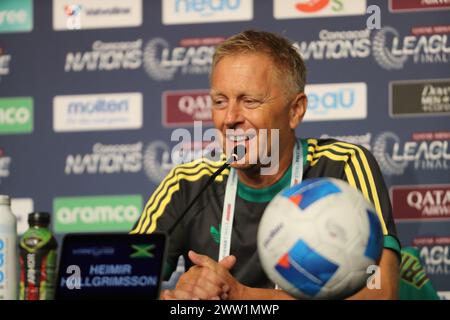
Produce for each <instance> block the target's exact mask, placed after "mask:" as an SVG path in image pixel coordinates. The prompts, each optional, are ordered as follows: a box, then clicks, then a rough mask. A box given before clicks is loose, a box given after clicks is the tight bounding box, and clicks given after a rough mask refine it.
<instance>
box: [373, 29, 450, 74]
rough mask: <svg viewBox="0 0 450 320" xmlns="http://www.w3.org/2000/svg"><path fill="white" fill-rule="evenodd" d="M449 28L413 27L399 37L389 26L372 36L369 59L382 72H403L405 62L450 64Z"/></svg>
mask: <svg viewBox="0 0 450 320" xmlns="http://www.w3.org/2000/svg"><path fill="white" fill-rule="evenodd" d="M449 32H450V27H449V26H428V27H414V28H412V31H411V34H410V35H407V36H401V35H400V33H399V32H398V31H397V30H396V29H395V28H393V27H389V26H386V27H383V28H382V29H381V30H379V31H375V33H374V36H373V57H374V59H375V61H376V62H377V63H378V64H379V65H380V66H381V67H382V68H384V69H386V70H398V69H403V68H404V67H405V65H406V63H407V61H408V60H412V62H413V63H414V64H435V63H442V64H448V63H449V62H450V44H449V43H448V33H449Z"/></svg>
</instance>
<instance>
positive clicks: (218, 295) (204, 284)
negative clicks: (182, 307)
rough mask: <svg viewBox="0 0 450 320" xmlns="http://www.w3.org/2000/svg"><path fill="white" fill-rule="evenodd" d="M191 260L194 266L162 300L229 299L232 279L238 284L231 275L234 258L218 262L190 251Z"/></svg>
mask: <svg viewBox="0 0 450 320" xmlns="http://www.w3.org/2000/svg"><path fill="white" fill-rule="evenodd" d="M188 255H189V258H190V259H191V261H192V263H193V264H194V266H192V267H191V268H190V269H189V270H188V271H187V272H185V273H184V274H183V275H182V276H181V277H180V279H179V280H178V283H177V285H176V287H175V289H174V290H166V291H164V292H163V293H162V294H161V297H160V298H161V299H164V300H173V299H183V300H192V299H193V300H199V299H201V300H207V299H212V300H218V299H227V298H228V297H229V292H230V286H229V284H228V281H230V282H231V279H230V278H232V280H234V281H235V282H237V281H236V280H235V279H234V278H233V277H232V276H231V274H230V273H229V270H231V268H233V266H234V264H235V263H236V258H235V257H234V256H228V257H226V258H224V259H223V260H221V261H220V262H216V261H214V260H212V259H211V258H209V257H207V256H204V255H200V254H197V253H195V252H194V251H189V254H188Z"/></svg>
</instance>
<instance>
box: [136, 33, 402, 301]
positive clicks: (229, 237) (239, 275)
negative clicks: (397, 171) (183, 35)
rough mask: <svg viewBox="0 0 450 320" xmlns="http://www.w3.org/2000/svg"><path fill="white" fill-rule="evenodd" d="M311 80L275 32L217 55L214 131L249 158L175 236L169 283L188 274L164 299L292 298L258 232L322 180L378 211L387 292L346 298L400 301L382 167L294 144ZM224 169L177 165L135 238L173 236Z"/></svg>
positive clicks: (234, 41) (332, 144) (244, 36)
mask: <svg viewBox="0 0 450 320" xmlns="http://www.w3.org/2000/svg"><path fill="white" fill-rule="evenodd" d="M305 82H306V67H305V65H304V62H303V60H302V59H301V57H300V56H299V54H298V53H297V51H296V50H295V49H294V48H293V46H292V44H291V43H290V42H289V41H288V40H286V39H285V38H282V37H280V36H278V35H275V34H273V33H269V32H260V31H252V30H249V31H244V32H242V33H239V34H237V35H235V36H233V37H231V38H229V39H227V40H226V41H224V42H223V43H222V44H220V45H219V46H218V47H217V48H216V51H215V54H214V57H213V65H212V73H211V99H212V116H213V121H214V125H215V127H216V129H217V130H218V131H220V133H221V140H222V143H223V149H224V150H232V148H233V147H234V146H235V145H237V144H244V145H245V146H246V148H247V153H246V156H245V158H244V159H243V160H242V161H239V162H238V163H234V164H232V166H231V169H229V170H228V169H227V170H225V171H223V172H222V173H221V174H220V175H219V176H217V178H216V179H215V181H214V183H213V184H212V185H211V186H209V187H208V188H207V189H206V191H205V192H204V193H203V194H202V196H201V197H200V198H199V199H198V201H196V202H195V204H194V207H193V208H192V209H191V214H188V215H187V216H186V217H185V218H184V219H183V220H182V221H181V223H180V224H179V225H178V227H177V228H176V229H175V231H174V233H173V234H172V236H171V238H170V246H169V254H168V267H169V268H168V273H167V275H170V272H171V271H173V270H174V268H175V267H176V261H177V259H178V256H179V255H183V256H184V257H185V261H187V267H188V271H187V272H186V273H184V274H183V275H182V276H181V277H180V279H179V281H178V283H177V285H176V288H175V289H174V290H171V291H166V292H164V293H163V294H162V296H161V297H162V298H163V299H289V298H291V297H290V296H289V295H288V294H287V293H286V292H284V291H282V290H277V289H275V285H274V283H272V282H271V281H270V280H269V279H268V278H267V276H266V275H265V273H264V271H263V269H262V266H261V263H260V261H259V257H258V253H257V244H256V234H257V229H258V224H259V221H260V219H261V217H262V214H263V212H264V209H265V208H266V206H267V205H268V203H269V202H270V201H271V200H272V199H273V197H274V196H275V195H276V194H277V193H278V192H280V191H281V190H282V189H284V188H286V187H288V186H289V185H292V184H296V183H299V182H300V181H301V180H302V179H308V178H316V177H334V178H339V179H342V180H344V181H347V182H348V183H349V184H350V185H352V186H353V187H355V188H358V189H360V190H361V192H362V193H363V194H364V196H365V197H366V198H367V199H368V200H370V201H371V202H372V203H373V204H374V206H375V208H376V210H377V214H378V217H379V219H380V222H381V225H382V228H383V233H384V247H385V248H384V250H383V253H382V257H381V260H380V271H381V289H378V290H369V289H368V288H365V289H362V290H361V291H360V292H358V293H356V294H355V295H354V296H352V297H350V298H356V299H363V298H367V299H375V298H384V299H390V298H396V295H397V282H398V263H399V260H398V257H399V253H400V243H399V241H398V240H397V238H396V230H395V225H394V222H393V219H392V214H391V205H390V201H389V196H388V193H387V190H386V187H385V184H384V181H383V178H382V176H381V173H380V170H379V168H378V165H377V163H376V161H375V159H374V158H373V156H372V155H371V154H370V153H369V152H368V151H367V150H365V149H364V148H363V147H360V146H357V145H353V144H349V143H346V142H342V141H337V140H332V139H327V140H319V139H299V138H297V137H296V136H295V129H296V128H297V126H298V125H299V124H300V123H301V121H302V119H303V116H304V114H305V111H306V108H307V98H306V96H305V94H304V87H305ZM264 155H265V156H264ZM267 159H270V162H267V161H266V160H267ZM222 164H223V161H218V162H212V161H210V160H207V159H199V160H196V161H193V162H191V163H188V164H183V165H179V166H177V167H175V168H174V169H173V170H172V171H171V172H170V173H169V175H168V176H167V177H166V179H165V180H164V181H163V182H162V183H161V184H160V186H159V187H158V188H157V189H156V191H155V192H154V193H153V195H152V196H151V197H150V199H149V201H148V203H147V205H146V206H145V209H144V211H143V213H142V215H141V217H140V219H139V220H138V221H137V223H136V225H135V227H134V228H133V230H132V231H131V233H152V232H154V231H155V230H162V231H166V230H168V229H169V228H170V227H171V226H172V225H173V224H174V222H175V221H176V220H177V218H178V217H179V216H180V214H181V213H182V212H183V211H184V209H185V207H186V206H187V204H188V203H190V202H191V200H192V199H193V198H194V197H195V196H196V195H197V194H198V193H199V191H200V190H201V189H202V188H203V186H204V185H205V183H206V181H207V180H208V178H209V177H210V176H211V175H212V174H213V173H214V171H216V170H217V169H218V168H219V167H220V166H221V165H222ZM267 168H270V170H265V169H267ZM224 208H225V209H224ZM280 214H283V213H282V212H280Z"/></svg>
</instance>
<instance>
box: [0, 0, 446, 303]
mask: <svg viewBox="0 0 450 320" xmlns="http://www.w3.org/2000/svg"><path fill="white" fill-rule="evenodd" d="M449 9H450V3H448V1H421V0H392V1H382V0H378V1H375V0H373V1H372V0H367V1H364V0H320V1H312V0H311V1H309V0H257V1H256V0H255V1H252V0H163V1H142V0H127V1H120V0H78V1H68V0H54V1H49V0H39V1H32V0H1V1H0V193H6V194H9V195H11V196H12V197H13V210H15V212H16V214H17V215H18V217H19V231H20V232H23V230H24V229H25V228H26V224H27V223H26V214H27V213H29V212H30V211H31V210H33V209H35V210H44V211H50V212H52V215H53V229H54V231H55V232H56V233H57V234H58V235H59V236H60V235H62V234H64V233H67V232H78V231H80V232H81V231H115V230H129V229H130V227H131V226H132V225H133V223H134V221H136V219H137V218H138V216H139V214H140V211H141V210H142V207H143V205H144V203H145V201H146V200H147V198H148V197H149V195H150V194H151V193H152V191H153V190H154V189H155V188H156V186H157V184H158V183H159V182H160V181H161V179H162V178H163V177H164V176H165V175H166V174H167V173H168V171H169V170H170V168H172V166H173V164H174V162H179V161H187V160H189V159H190V158H191V157H196V156H198V155H200V154H201V150H202V146H203V144H202V135H201V132H200V133H198V132H196V134H194V130H193V124H194V121H202V125H203V127H204V129H206V128H208V127H210V126H211V112H210V99H209V97H208V72H209V70H210V66H211V55H212V53H213V50H214V46H215V45H216V44H217V43H219V42H220V41H222V40H223V39H224V38H226V37H228V36H230V35H232V34H235V33H237V32H239V31H242V30H244V29H249V28H254V29H263V30H268V31H274V32H277V33H281V34H283V35H285V36H286V37H288V38H290V39H291V40H292V41H293V42H294V43H295V45H296V46H297V48H298V50H299V51H300V52H301V54H302V55H303V58H304V59H305V61H306V64H307V67H308V69H309V75H308V85H307V88H306V92H307V94H308V97H309V106H308V111H307V114H306V117H305V120H304V122H303V123H302V124H301V126H300V127H299V128H298V135H299V136H301V137H337V138H339V139H343V140H346V141H349V142H353V143H358V144H361V145H363V146H365V147H366V148H368V149H370V150H371V151H372V152H373V154H374V155H375V157H376V158H377V160H378V162H379V164H380V167H381V169H382V171H383V174H384V177H385V180H386V183H387V185H388V187H389V189H390V195H391V199H392V204H393V208H394V216H395V219H396V222H397V228H398V233H399V236H400V239H401V241H402V244H403V246H410V245H414V246H417V247H419V249H420V254H421V258H422V259H423V261H424V264H425V267H426V273H427V274H428V276H429V278H430V279H431V281H432V282H433V284H434V286H435V287H436V288H437V289H438V291H440V292H441V294H442V296H445V295H447V297H449V292H450V252H449V251H450V149H449V141H450V117H449V115H450V41H449V39H448V37H449V34H450V24H449V23H450V10H449ZM368 27H369V28H368ZM175 128H186V129H188V130H189V131H190V132H192V140H191V141H184V142H185V145H184V146H185V147H189V149H190V148H191V147H192V152H185V153H184V154H183V157H184V158H183V159H180V158H177V159H175V158H172V157H171V150H172V148H173V147H174V146H175V145H176V144H177V143H178V141H171V133H172V131H173V130H174V129H175ZM211 241H213V238H211ZM412 270H413V269H412ZM424 277H426V275H425V274H424V273H423V272H415V271H411V274H410V275H409V279H410V281H411V282H412V283H414V284H415V285H416V286H420V285H422V284H423V283H424V281H425V280H424V279H425V278H424Z"/></svg>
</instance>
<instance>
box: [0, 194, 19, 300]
mask: <svg viewBox="0 0 450 320" xmlns="http://www.w3.org/2000/svg"><path fill="white" fill-rule="evenodd" d="M16 225H17V220H16V216H15V215H14V214H13V213H12V211H11V199H10V197H9V196H7V195H0V300H16V299H17V279H18V278H17V266H18V258H17V249H18V247H17V227H16Z"/></svg>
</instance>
